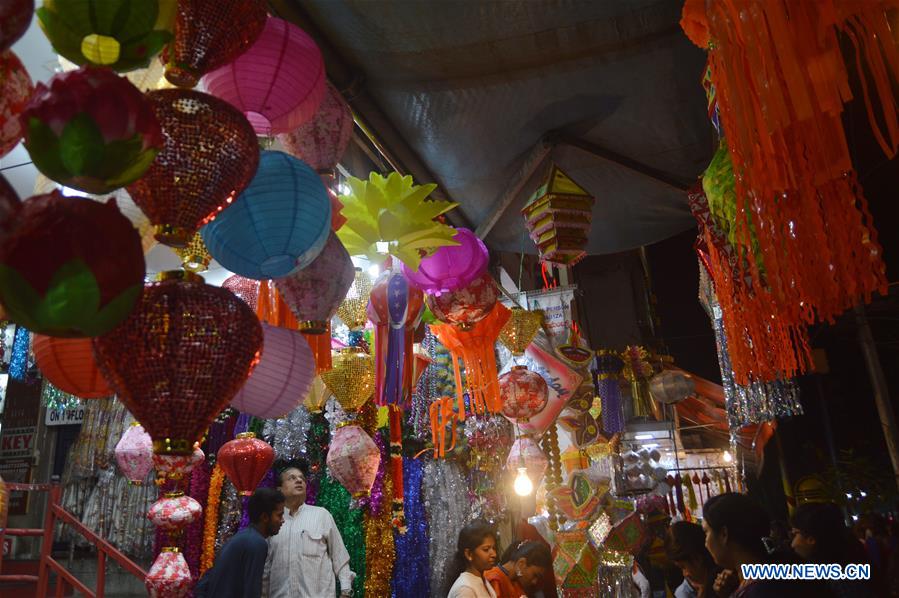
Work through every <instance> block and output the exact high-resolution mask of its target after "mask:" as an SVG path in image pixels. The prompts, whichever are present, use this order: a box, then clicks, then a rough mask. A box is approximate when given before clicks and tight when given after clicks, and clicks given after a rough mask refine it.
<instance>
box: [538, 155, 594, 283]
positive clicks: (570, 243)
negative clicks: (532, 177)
mask: <svg viewBox="0 0 899 598" xmlns="http://www.w3.org/2000/svg"><path fill="white" fill-rule="evenodd" d="M521 213H522V214H523V215H524V217H525V221H526V223H527V228H528V232H529V233H530V236H531V240H532V241H534V244H536V245H537V251H538V252H539V253H540V259H541V260H542V261H545V262H551V263H555V264H561V265H563V266H570V265H572V264H575V263H576V262H578V261H579V260H580V259H581V258H583V257H584V255H586V247H587V240H588V237H589V234H590V221H591V219H592V213H593V196H592V195H590V194H589V193H588V192H587V191H586V190H584V188H583V187H581V186H580V185H578V184H577V183H575V182H574V181H573V180H571V178H570V177H569V176H568V175H567V174H565V173H564V172H562V169H560V168H559V167H558V166H556V165H555V164H553V165H552V167H551V168H550V169H549V173H548V174H547V177H546V179H545V180H544V182H543V184H542V185H541V186H540V187H539V188H538V189H537V190H536V191H534V194H533V195H531V197H530V199H528V203H527V204H526V205H525V207H524V208H523V209H522V210H521Z"/></svg>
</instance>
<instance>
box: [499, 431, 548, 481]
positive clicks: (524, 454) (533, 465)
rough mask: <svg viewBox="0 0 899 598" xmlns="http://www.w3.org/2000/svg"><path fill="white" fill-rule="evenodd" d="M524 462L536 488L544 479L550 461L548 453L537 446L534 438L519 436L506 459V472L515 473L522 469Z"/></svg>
mask: <svg viewBox="0 0 899 598" xmlns="http://www.w3.org/2000/svg"><path fill="white" fill-rule="evenodd" d="M522 460H523V461H524V467H525V468H526V469H527V471H528V477H529V478H531V481H532V482H533V483H534V486H536V485H537V484H538V483H540V480H541V479H542V478H543V474H544V473H545V472H546V467H547V465H549V459H548V458H547V456H546V453H544V452H543V450H542V449H541V448H540V447H539V446H538V445H537V441H535V440H534V438H533V437H532V436H529V435H527V436H519V437H518V438H517V439H516V440H515V443H514V444H513V445H512V448H511V449H509V457H508V458H507V459H506V470H507V471H513V472H514V471H515V470H516V469H518V468H519V467H521V463H522Z"/></svg>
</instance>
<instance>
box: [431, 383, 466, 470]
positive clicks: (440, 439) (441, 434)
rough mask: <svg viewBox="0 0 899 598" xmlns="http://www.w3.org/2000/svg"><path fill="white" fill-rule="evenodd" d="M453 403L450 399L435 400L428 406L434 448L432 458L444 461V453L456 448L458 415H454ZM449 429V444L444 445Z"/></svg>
mask: <svg viewBox="0 0 899 598" xmlns="http://www.w3.org/2000/svg"><path fill="white" fill-rule="evenodd" d="M454 406H455V402H454V401H453V398H452V397H442V398H439V399H436V400H435V401H434V402H433V403H431V406H430V409H429V411H430V413H429V415H430V421H431V444H432V445H433V447H434V458H435V459H438V458H439V459H445V458H446V452H447V451H450V452H452V450H453V449H454V448H456V422H458V421H459V414H458V413H456V411H455V409H454V408H453V407H454ZM447 426H449V429H450V444H449V447H447V445H446V434H447V431H446V428H447Z"/></svg>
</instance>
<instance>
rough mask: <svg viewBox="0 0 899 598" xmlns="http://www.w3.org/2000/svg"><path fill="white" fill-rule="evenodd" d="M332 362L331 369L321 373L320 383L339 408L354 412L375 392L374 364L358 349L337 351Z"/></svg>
mask: <svg viewBox="0 0 899 598" xmlns="http://www.w3.org/2000/svg"><path fill="white" fill-rule="evenodd" d="M332 362H333V368H332V369H331V370H330V371H328V372H322V374H321V377H322V381H323V382H324V383H325V386H326V387H327V388H328V390H329V391H331V394H333V395H334V398H336V399H337V402H338V403H340V406H341V407H343V408H344V409H345V410H346V411H356V410H357V409H359V408H360V407H362V405H364V404H365V402H366V401H368V399H370V398H371V396H372V394H373V393H374V392H375V362H374V360H373V359H372V358H371V355H369V354H368V353H366V352H365V351H363V350H362V349H360V348H359V347H348V348H346V349H339V350H337V351H336V352H334V354H333V356H332Z"/></svg>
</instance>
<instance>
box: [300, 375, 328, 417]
mask: <svg viewBox="0 0 899 598" xmlns="http://www.w3.org/2000/svg"><path fill="white" fill-rule="evenodd" d="M330 398H331V393H330V391H329V390H328V387H327V386H325V383H324V381H323V380H322V377H321V376H320V375H319V376H316V377H315V378H313V379H312V384H310V385H309V392H308V393H307V394H306V398H305V399H303V406H304V407H306V409H308V410H309V412H310V413H321V412H322V410H323V409H324V408H325V403H327V402H328V399H330Z"/></svg>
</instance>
